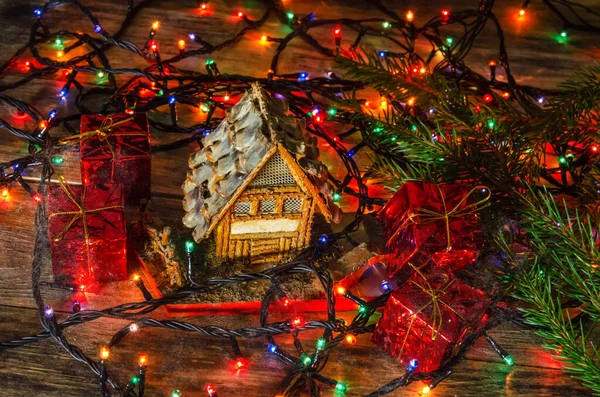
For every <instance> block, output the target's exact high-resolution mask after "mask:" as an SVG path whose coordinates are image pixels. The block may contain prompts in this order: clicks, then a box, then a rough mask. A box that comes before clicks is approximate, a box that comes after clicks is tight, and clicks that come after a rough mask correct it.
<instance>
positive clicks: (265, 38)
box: [260, 34, 267, 42]
mask: <svg viewBox="0 0 600 397" xmlns="http://www.w3.org/2000/svg"><path fill="white" fill-rule="evenodd" d="M260 40H261V41H263V42H266V41H267V35H266V34H263V35H262V36H261V37H260Z"/></svg>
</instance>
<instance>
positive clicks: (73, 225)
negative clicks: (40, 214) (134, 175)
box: [48, 177, 127, 285]
mask: <svg viewBox="0 0 600 397" xmlns="http://www.w3.org/2000/svg"><path fill="white" fill-rule="evenodd" d="M48 233H49V235H50V241H51V251H52V269H53V271H54V277H55V281H56V282H58V283H65V284H79V285H88V284H90V283H92V282H106V281H116V280H124V279H127V258H126V251H125V245H126V240H127V235H126V232H125V217H124V214H123V191H122V187H121V186H120V185H98V186H90V187H73V186H69V185H67V184H66V182H65V181H64V179H63V178H62V177H60V178H59V184H57V185H50V187H49V190H48Z"/></svg>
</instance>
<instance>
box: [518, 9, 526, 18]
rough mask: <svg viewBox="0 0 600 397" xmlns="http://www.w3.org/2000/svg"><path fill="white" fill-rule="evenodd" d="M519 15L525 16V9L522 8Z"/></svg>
mask: <svg viewBox="0 0 600 397" xmlns="http://www.w3.org/2000/svg"><path fill="white" fill-rule="evenodd" d="M519 16H522V17H524V16H525V10H523V9H521V10H520V11H519Z"/></svg>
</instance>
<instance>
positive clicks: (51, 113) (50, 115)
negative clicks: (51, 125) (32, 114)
mask: <svg viewBox="0 0 600 397" xmlns="http://www.w3.org/2000/svg"><path fill="white" fill-rule="evenodd" d="M55 117H56V110H55V109H52V110H51V111H50V113H48V118H49V119H53V118H55Z"/></svg>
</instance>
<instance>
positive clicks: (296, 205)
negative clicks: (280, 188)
mask: <svg viewBox="0 0 600 397" xmlns="http://www.w3.org/2000/svg"><path fill="white" fill-rule="evenodd" d="M283 212H288V213H289V212H291V213H292V214H297V213H300V212H302V199H301V198H290V199H287V200H284V201H283Z"/></svg>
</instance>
